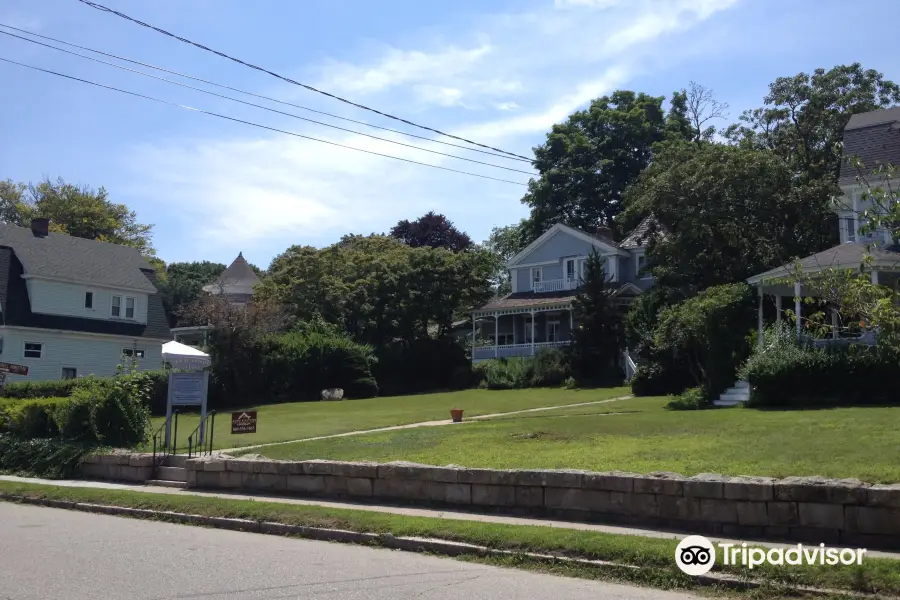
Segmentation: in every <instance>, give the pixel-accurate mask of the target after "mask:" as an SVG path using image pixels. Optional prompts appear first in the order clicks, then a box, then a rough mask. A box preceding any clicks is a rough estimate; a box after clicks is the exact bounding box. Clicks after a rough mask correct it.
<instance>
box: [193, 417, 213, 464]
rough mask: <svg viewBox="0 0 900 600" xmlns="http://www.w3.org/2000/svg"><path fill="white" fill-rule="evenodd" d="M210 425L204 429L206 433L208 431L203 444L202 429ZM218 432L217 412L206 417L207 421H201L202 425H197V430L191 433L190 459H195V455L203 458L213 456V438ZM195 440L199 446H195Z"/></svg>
mask: <svg viewBox="0 0 900 600" xmlns="http://www.w3.org/2000/svg"><path fill="white" fill-rule="evenodd" d="M204 424H205V425H208V426H207V427H204V431H206V434H207V435H206V439H205V440H203V442H202V443H201V442H200V427H201V426H203V425H204ZM215 430H216V411H214V410H213V411H210V413H209V414H208V415H206V419H205V420H204V419H201V420H200V423H199V424H198V425H197V427H196V429H194V431H193V432H191V435H189V436H188V457H193V456H194V454H196V455H197V456H203V455H204V454H212V449H213V436H214V435H215ZM194 440H197V445H196V446H195V445H194Z"/></svg>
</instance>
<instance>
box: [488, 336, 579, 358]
mask: <svg viewBox="0 0 900 600" xmlns="http://www.w3.org/2000/svg"><path fill="white" fill-rule="evenodd" d="M571 343H572V342H571V341H569V340H559V341H555V342H535V343H534V344H533V345H532V344H531V343H530V342H528V343H525V344H502V345H500V346H476V347H475V348H474V350H473V353H472V358H473V360H488V359H491V358H495V357H496V358H513V357H523V356H532V354H531V351H532V348H533V349H534V352H535V354H537V352H538V351H539V350H540V349H541V348H559V347H562V346H568V345H569V344H571Z"/></svg>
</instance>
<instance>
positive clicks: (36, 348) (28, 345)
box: [23, 342, 44, 358]
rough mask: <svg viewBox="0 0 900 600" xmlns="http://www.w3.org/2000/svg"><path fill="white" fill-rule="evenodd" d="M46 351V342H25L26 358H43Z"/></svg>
mask: <svg viewBox="0 0 900 600" xmlns="http://www.w3.org/2000/svg"><path fill="white" fill-rule="evenodd" d="M43 353H44V344H42V343H40V342H25V352H24V354H23V356H24V357H25V358H41V355H42V354H43Z"/></svg>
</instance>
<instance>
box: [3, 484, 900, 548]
mask: <svg viewBox="0 0 900 600" xmlns="http://www.w3.org/2000/svg"><path fill="white" fill-rule="evenodd" d="M0 481H11V482H18V483H34V484H40V485H51V486H60V487H72V488H91V489H105V490H127V491H132V492H149V493H152V494H168V495H172V496H200V497H207V498H225V499H228V500H255V501H257V502H277V503H282V504H297V505H301V506H323V507H327V508H339V509H345V510H363V511H369V512H379V513H390V514H395V515H405V516H409V517H430V518H434V519H450V520H457V521H477V522H481V523H501V524H505V525H533V526H538V527H553V528H558V529H573V530H578V531H596V532H600V533H611V534H617V535H632V536H638V537H648V538H657V539H672V540H681V539H682V538H684V537H685V536H686V535H687V534H685V533H673V532H671V531H661V530H655V529H643V528H637V527H622V526H617V525H599V524H595V523H578V522H574V521H556V520H551V519H534V518H527V517H507V516H503V515H495V514H480V513H473V512H465V511H458V510H442V509H433V508H412V507H405V506H391V505H376V504H359V503H352V502H335V501H329V500H309V499H304V498H288V497H285V496H261V495H252V496H251V495H247V494H237V493H234V494H232V493H222V492H202V491H198V490H182V489H177V488H167V487H156V486H151V485H133V484H123V483H108V482H105V481H80V480H67V479H62V480H56V479H35V478H29V477H16V476H13V475H0ZM709 539H710V540H711V541H713V542H714V543H715V542H724V543H735V544H737V545H740V544H741V543H743V542H748V543H750V542H752V543H753V544H754V545H757V546H762V547H767V548H788V547H795V546H796V544H780V543H776V542H765V541H756V540H749V539H744V540H734V539H729V538H713V537H710V538H709ZM866 556H870V557H880V558H890V559H894V560H900V552H879V551H874V550H869V551H868V552H867V553H866Z"/></svg>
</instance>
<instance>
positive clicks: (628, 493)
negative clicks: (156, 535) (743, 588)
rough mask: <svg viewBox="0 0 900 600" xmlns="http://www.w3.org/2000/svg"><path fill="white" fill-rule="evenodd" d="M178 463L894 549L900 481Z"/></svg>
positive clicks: (134, 459)
mask: <svg viewBox="0 0 900 600" xmlns="http://www.w3.org/2000/svg"><path fill="white" fill-rule="evenodd" d="M113 456H114V457H113V458H111V457H105V456H104V457H100V458H99V459H98V460H97V462H93V463H89V464H86V465H85V469H86V470H85V472H84V473H85V475H86V476H90V477H98V478H104V479H121V480H130V481H139V480H146V479H149V478H150V477H151V474H152V467H151V466H150V461H149V458H150V457H149V456H146V455H144V456H141V455H131V456H127V455H126V456H127V457H125V458H123V457H122V456H121V455H113ZM186 468H187V485H188V487H190V488H204V489H210V490H217V489H221V490H241V491H246V492H268V493H273V494H286V495H297V496H305V497H322V498H332V499H350V500H354V501H360V502H373V503H374V502H380V501H389V502H393V503H404V504H414V505H429V506H439V507H455V508H460V509H468V510H473V511H481V512H502V513H507V514H520V515H531V516H546V517H557V518H561V519H568V520H577V521H593V522H604V523H614V524H622V525H632V526H644V527H653V528H660V529H670V530H674V531H684V532H690V533H698V534H699V533H703V534H708V535H719V536H723V537H732V538H737V539H770V540H779V541H793V542H805V543H814V544H819V543H825V544H830V545H831V544H843V545H847V546H853V547H864V548H873V549H874V548H883V549H900V484H893V485H871V484H867V483H862V482H860V481H857V480H853V479H845V480H829V479H824V478H821V477H789V478H786V479H780V480H777V479H772V478H766V477H726V476H723V475H715V474H701V475H696V476H694V477H684V476H682V475H679V474H677V473H653V474H650V475H639V474H635V473H625V472H621V471H614V472H608V473H593V472H586V471H537V470H536V471H524V470H522V471H500V470H491V469H469V468H463V467H432V466H426V465H417V464H411V463H387V464H378V463H352V462H335V461H324V460H312V461H304V462H289V461H275V460H267V459H254V458H247V457H244V458H220V457H213V458H204V459H194V460H188V461H187V463H186Z"/></svg>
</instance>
